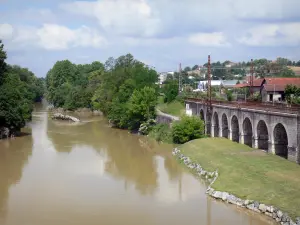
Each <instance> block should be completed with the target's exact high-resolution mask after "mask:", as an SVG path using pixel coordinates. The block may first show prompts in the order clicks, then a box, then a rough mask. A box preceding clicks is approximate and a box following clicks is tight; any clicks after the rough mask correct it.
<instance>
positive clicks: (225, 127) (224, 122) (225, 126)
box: [222, 113, 228, 138]
mask: <svg viewBox="0 0 300 225" xmlns="http://www.w3.org/2000/svg"><path fill="white" fill-rule="evenodd" d="M222 136H223V137H224V138H228V119H227V116H226V114H225V113H223V115H222Z"/></svg>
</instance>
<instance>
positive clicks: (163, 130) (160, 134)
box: [149, 124, 172, 143]
mask: <svg viewBox="0 0 300 225" xmlns="http://www.w3.org/2000/svg"><path fill="white" fill-rule="evenodd" d="M149 137H151V138H153V139H155V140H156V141H158V142H165V143H172V134H171V130H170V128H169V125H168V124H157V125H155V126H153V127H152V128H151V131H150V133H149Z"/></svg>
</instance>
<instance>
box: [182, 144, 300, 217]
mask: <svg viewBox="0 0 300 225" xmlns="http://www.w3.org/2000/svg"><path fill="white" fill-rule="evenodd" d="M179 149H180V150H181V151H182V153H183V154H184V155H186V156H188V157H190V158H191V159H192V160H193V161H195V162H198V163H199V164H201V166H203V168H204V169H206V170H208V171H215V170H216V169H218V172H219V175H220V176H219V178H218V179H217V181H216V182H215V183H214V184H213V186H212V187H213V188H215V189H216V190H219V191H227V192H229V193H232V194H234V195H236V196H238V197H240V198H243V199H250V200H257V201H259V202H262V203H265V204H268V205H273V206H276V207H278V208H280V209H281V210H283V211H284V212H287V213H288V214H289V215H290V216H291V217H293V218H294V219H295V217H296V216H300V166H299V165H297V164H296V163H293V162H289V161H287V160H286V159H283V158H280V157H278V156H275V155H271V154H267V153H264V152H262V151H260V150H255V149H252V148H250V147H248V146H246V145H242V144H238V143H235V142H232V141H230V140H227V139H223V138H203V139H198V140H193V141H190V142H188V143H186V144H184V145H181V146H180V147H179Z"/></svg>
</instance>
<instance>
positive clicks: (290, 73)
mask: <svg viewBox="0 0 300 225" xmlns="http://www.w3.org/2000/svg"><path fill="white" fill-rule="evenodd" d="M280 76H281V77H295V76H296V74H295V72H294V71H293V70H291V69H290V68H288V67H284V69H283V70H282V72H281V74H280Z"/></svg>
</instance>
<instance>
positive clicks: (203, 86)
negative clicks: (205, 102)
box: [197, 80, 222, 91]
mask: <svg viewBox="0 0 300 225" xmlns="http://www.w3.org/2000/svg"><path fill="white" fill-rule="evenodd" d="M221 84H222V81H221V80H212V81H211V86H212V87H216V86H221ZM207 86H208V81H207V80H203V81H199V84H198V88H197V90H201V91H204V90H206V89H207Z"/></svg>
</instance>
